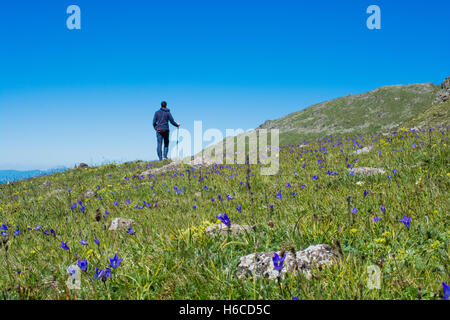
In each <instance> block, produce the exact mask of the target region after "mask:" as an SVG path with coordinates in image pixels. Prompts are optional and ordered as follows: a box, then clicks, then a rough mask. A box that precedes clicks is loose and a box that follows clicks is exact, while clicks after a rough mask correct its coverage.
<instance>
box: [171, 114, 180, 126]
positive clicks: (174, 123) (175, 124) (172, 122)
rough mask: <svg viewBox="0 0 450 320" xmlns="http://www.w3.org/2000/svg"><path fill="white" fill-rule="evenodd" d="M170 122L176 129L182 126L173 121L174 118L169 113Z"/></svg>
mask: <svg viewBox="0 0 450 320" xmlns="http://www.w3.org/2000/svg"><path fill="white" fill-rule="evenodd" d="M169 121H170V123H171V124H172V125H174V126H175V127H179V126H180V124H179V123H176V122H175V120H173V117H172V114H171V113H169Z"/></svg>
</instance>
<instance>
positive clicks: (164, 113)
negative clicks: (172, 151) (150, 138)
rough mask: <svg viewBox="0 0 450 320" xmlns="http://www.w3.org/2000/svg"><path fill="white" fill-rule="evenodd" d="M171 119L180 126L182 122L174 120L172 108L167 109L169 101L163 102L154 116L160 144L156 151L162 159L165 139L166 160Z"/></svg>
mask: <svg viewBox="0 0 450 320" xmlns="http://www.w3.org/2000/svg"><path fill="white" fill-rule="evenodd" d="M169 121H170V123H171V124H172V125H174V126H175V127H179V126H180V123H179V122H178V123H177V122H175V120H173V117H172V114H171V113H170V110H169V109H167V102H165V101H163V102H161V109H159V110H158V111H156V112H155V116H154V117H153V127H154V128H155V130H156V138H157V140H158V145H157V147H156V153H157V154H158V158H159V160H160V161H161V160H162V159H163V156H162V150H161V149H162V141H163V140H164V160H167V153H168V152H169V132H170V131H169Z"/></svg>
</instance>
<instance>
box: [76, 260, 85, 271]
mask: <svg viewBox="0 0 450 320" xmlns="http://www.w3.org/2000/svg"><path fill="white" fill-rule="evenodd" d="M78 267H79V268H80V269H81V270H82V271H86V269H87V261H86V258H83V260H78Z"/></svg>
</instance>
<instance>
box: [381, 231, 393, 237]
mask: <svg viewBox="0 0 450 320" xmlns="http://www.w3.org/2000/svg"><path fill="white" fill-rule="evenodd" d="M390 235H391V233H390V232H389V231H386V232H384V233H383V234H382V236H383V237H389V236H390Z"/></svg>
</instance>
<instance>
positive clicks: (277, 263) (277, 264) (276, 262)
mask: <svg viewBox="0 0 450 320" xmlns="http://www.w3.org/2000/svg"><path fill="white" fill-rule="evenodd" d="M285 258H286V254H284V255H283V256H282V257H280V256H279V255H278V254H277V253H276V252H275V254H274V256H273V257H272V261H273V266H274V268H275V270H277V271H281V269H283V262H284V259H285Z"/></svg>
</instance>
